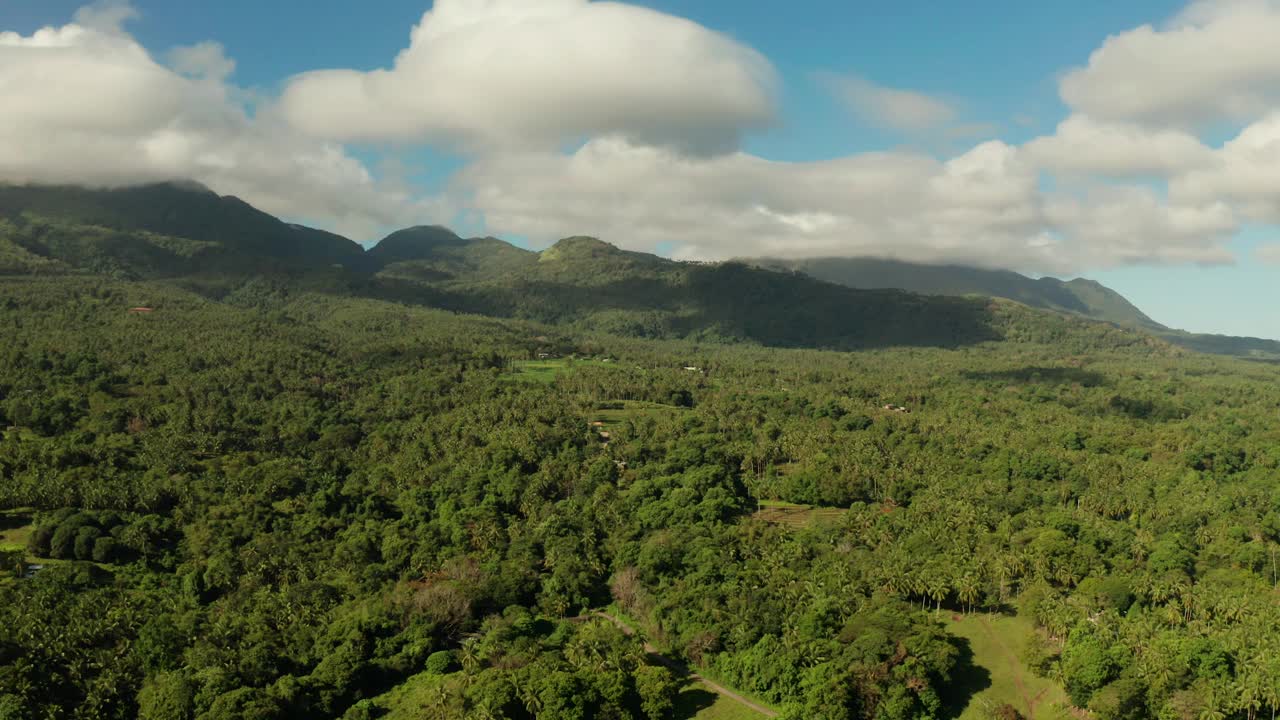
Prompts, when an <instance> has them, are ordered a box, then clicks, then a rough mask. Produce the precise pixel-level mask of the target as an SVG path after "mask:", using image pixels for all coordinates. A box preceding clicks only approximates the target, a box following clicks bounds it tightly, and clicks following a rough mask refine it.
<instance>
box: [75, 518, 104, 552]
mask: <svg viewBox="0 0 1280 720" xmlns="http://www.w3.org/2000/svg"><path fill="white" fill-rule="evenodd" d="M101 537H102V531H101V530H99V529H98V528H96V527H92V526H89V527H82V528H80V529H79V530H78V531H76V542H75V548H74V550H75V557H76V559H77V560H92V559H93V548H94V545H95V544H96V543H97V541H98V539H99V538H101Z"/></svg>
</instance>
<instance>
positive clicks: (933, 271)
mask: <svg viewBox="0 0 1280 720" xmlns="http://www.w3.org/2000/svg"><path fill="white" fill-rule="evenodd" d="M749 262H751V263H752V264H755V265H758V266H760V267H767V268H773V269H777V270H790V271H794V272H800V273H804V274H806V275H809V276H811V277H815V278H818V279H820V280H825V281H827V282H832V283H837V284H840V285H845V286H847V287H853V288H865V289H888V288H897V289H901V290H907V291H910V292H916V293H923V294H927V295H981V296H985V297H997V298H1005V299H1008V300H1014V301H1016V302H1019V303H1022V304H1023V305H1027V306H1029V307H1033V308H1042V309H1045V310H1054V311H1057V312H1064V313H1071V314H1075V315H1081V316H1083V317H1087V318H1092V319H1094V320H1102V321H1105V322H1110V323H1115V324H1117V325H1122V326H1125V327H1132V328H1137V329H1140V330H1144V331H1147V332H1151V333H1153V334H1155V335H1158V336H1159V337H1161V338H1163V339H1164V340H1167V341H1169V342H1171V343H1174V344H1175V345H1181V346H1183V347H1186V348H1190V349H1192V350H1196V351H1198V352H1207V353H1213V354H1219V355H1238V356H1246V357H1248V356H1262V357H1280V342H1277V341H1274V340H1264V339H1260V338H1243V337H1232V336H1226V335H1196V334H1192V333H1187V332H1184V331H1182V330H1175V329H1172V328H1169V327H1166V326H1164V325H1161V324H1160V323H1158V322H1156V321H1155V320H1152V319H1151V318H1150V317H1148V316H1147V315H1146V314H1145V313H1143V312H1142V311H1141V310H1139V309H1138V308H1137V307H1135V306H1134V305H1133V303H1131V302H1129V301H1128V300H1127V299H1125V297H1124V296H1123V295H1121V294H1120V293H1117V292H1116V291H1114V290H1112V289H1110V288H1108V287H1106V286H1105V285H1102V284H1101V283H1098V282H1096V281H1093V280H1087V279H1084V278H1076V279H1074V280H1068V281H1063V280H1058V279H1057V278H1051V277H1044V278H1030V277H1027V276H1026V275H1022V274H1019V273H1016V272H1012V271H1009V270H985V269H982V268H974V267H966V266H962V265H928V264H923V263H909V262H903V261H900V260H884V259H878V258H815V259H808V260H779V259H761V260H752V261H749Z"/></svg>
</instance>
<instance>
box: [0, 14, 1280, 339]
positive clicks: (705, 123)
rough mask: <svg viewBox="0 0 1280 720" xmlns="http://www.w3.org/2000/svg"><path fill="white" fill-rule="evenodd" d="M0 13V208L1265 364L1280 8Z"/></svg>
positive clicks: (1279, 218) (1278, 257)
mask: <svg viewBox="0 0 1280 720" xmlns="http://www.w3.org/2000/svg"><path fill="white" fill-rule="evenodd" d="M363 5H364V6H362V7H359V8H358V9H355V8H356V6H355V5H354V4H352V3H349V2H336V1H334V0H308V1H307V2H303V1H302V0H273V2H269V3H264V2H261V0H254V2H249V1H247V0H223V1H222V2H219V3H174V2H170V1H168V0H163V1H162V0H132V2H125V1H123V0H111V1H108V2H99V3H96V4H92V5H84V4H83V2H74V1H73V2H65V1H64V0H0V97H4V98H5V102H6V105H7V107H6V108H5V110H4V112H3V113H0V182H18V183H78V184H88V185H93V186H120V185H129V184H136V183H142V182H154V181H160V180H172V179H194V180H198V181H200V182H202V183H204V184H205V185H207V186H209V187H210V188H212V189H213V190H215V191H217V192H219V193H223V194H232V195H237V196H239V197H241V198H243V199H245V200H247V201H249V202H250V203H253V204H254V205H257V206H258V207H261V208H262V209H264V210H267V211H268V212H272V213H274V214H277V215H280V216H281V217H284V218H286V219H289V220H291V221H296V222H305V223H308V224H312V225H317V226H320V227H324V228H327V229H332V230H335V231H338V232H341V233H344V234H346V235H348V236H349V237H352V238H353V239H355V240H358V241H361V242H365V243H368V242H372V241H376V240H377V239H378V238H380V237H382V236H383V235H385V234H386V233H387V232H389V231H390V230H393V229H396V228H399V227H403V226H407V225H415V224H434V223H438V224H446V225H449V226H452V227H454V228H455V229H457V230H459V231H461V232H463V233H466V234H492V235H496V236H499V237H503V238H507V239H512V240H515V241H518V242H521V243H523V244H526V245H529V246H533V247H541V246H545V245H548V244H550V243H552V242H554V241H555V240H556V239H558V238H560V237H566V236H571V235H595V236H597V237H600V238H602V239H604V240H606V241H608V242H611V243H613V244H615V245H619V246H622V247H625V248H629V249H635V250H643V251H650V252H659V253H661V254H665V255H670V256H673V257H676V258H680V259H723V258H730V257H744V256H762V255H768V256H780V257H826V256H877V257H893V258H899V259H903V260H911V261H920V262H933V263H941V262H951V263H962V264H972V265H978V266H982V267H992V268H1007V269H1013V270H1018V271H1021V272H1026V273H1029V274H1033V275H1054V276H1058V277H1074V276H1086V277H1090V278H1093V279H1096V280H1099V281H1101V282H1103V283H1104V284H1107V285H1109V286H1110V287H1112V288H1114V289H1116V290H1117V291H1119V292H1121V293H1122V294H1124V295H1126V296H1127V297H1128V298H1129V299H1130V300H1132V301H1133V302H1134V303H1135V304H1137V305H1138V306H1139V307H1140V308H1142V309H1143V310H1144V311H1146V312H1147V314H1149V315H1150V316H1152V317H1153V318H1155V319H1156V320H1158V321H1160V322H1163V323H1165V324H1168V325H1171V326H1174V327H1179V328H1183V329H1188V330H1192V331H1197V332H1219V333H1228V334H1239V335H1253V336H1260V337H1271V338H1280V313H1273V312H1270V308H1271V307H1274V306H1280V284H1277V283H1275V282H1273V280H1272V279H1273V278H1274V277H1275V276H1276V272H1277V270H1278V269H1280V43H1277V42H1275V41H1274V39H1275V38H1276V37H1280V0H1199V1H1193V2H1190V3H1187V2H1163V1H1157V0H1129V1H1128V2H1124V3H1116V2H1110V1H1107V2H1104V1H1101V0H1080V1H1079V2H1073V3H1028V2H1025V0H1022V1H1017V2H1015V1H1013V0H990V1H985V2H984V1H981V0H979V1H976V2H971V3H955V2H950V1H942V0H935V1H932V2H929V1H926V0H898V1H896V2H892V3H889V2H872V1H867V2H858V3H850V2H847V0H842V1H836V0H792V1H791V2H789V3H786V4H782V3H747V2H741V1H740V0H683V1H681V0H652V1H650V2H637V3H613V2H592V1H589V0H437V1H436V2H435V3H434V4H433V3H430V2H427V1H426V0H415V1H411V0H380V2H377V3H367V4H363Z"/></svg>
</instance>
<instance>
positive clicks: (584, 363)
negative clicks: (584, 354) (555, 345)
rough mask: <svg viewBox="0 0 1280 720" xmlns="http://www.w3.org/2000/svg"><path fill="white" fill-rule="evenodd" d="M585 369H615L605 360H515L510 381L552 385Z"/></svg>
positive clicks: (512, 364)
mask: <svg viewBox="0 0 1280 720" xmlns="http://www.w3.org/2000/svg"><path fill="white" fill-rule="evenodd" d="M584 367H602V368H607V367H614V365H613V364H612V363H606V362H604V361H603V360H579V359H573V358H561V359H554V360H515V361H513V362H512V363H511V374H510V376H509V377H510V379H512V380H520V381H524V382H536V383H542V384H544V385H550V384H551V383H553V382H555V381H556V378H558V377H560V376H561V375H563V374H565V373H568V372H572V371H573V370H575V369H578V368H584Z"/></svg>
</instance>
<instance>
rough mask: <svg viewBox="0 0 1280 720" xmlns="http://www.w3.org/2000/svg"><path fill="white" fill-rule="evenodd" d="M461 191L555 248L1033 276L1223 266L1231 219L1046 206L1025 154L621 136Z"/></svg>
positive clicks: (1076, 204) (1200, 213) (1100, 198)
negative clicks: (795, 155) (675, 144)
mask: <svg viewBox="0 0 1280 720" xmlns="http://www.w3.org/2000/svg"><path fill="white" fill-rule="evenodd" d="M455 192H457V193H459V194H460V195H462V196H464V200H463V201H464V202H466V203H469V204H471V205H473V206H474V207H476V208H478V209H479V210H481V211H482V212H483V213H484V215H485V218H486V221H487V224H488V226H489V228H490V229H491V230H492V231H495V232H500V233H512V234H519V235H522V236H526V237H529V238H531V239H533V240H535V241H539V242H542V243H549V242H551V241H553V240H555V239H556V238H559V237H564V236H567V235H574V234H582V233H588V234H594V235H598V236H599V237H601V238H603V239H605V240H607V241H610V242H614V243H616V244H619V245H622V246H624V247H629V248H633V249H641V250H650V251H652V250H654V249H655V248H657V247H658V246H660V245H666V244H674V245H675V246H676V248H677V251H676V254H677V255H678V256H680V257H687V258H696V259H716V258H725V257H731V256H753V255H771V256H785V257H820V256H852V255H874V256H881V257H894V258H901V259H906V260H916V261H929V262H938V261H950V262H963V263H972V264H978V265H983V266H988V267H1006V268H1016V269H1023V270H1031V271H1038V272H1070V271H1074V270H1078V269H1080V268H1085V267H1095V268H1096V267H1108V266H1116V265H1123V264H1131V263H1139V262H1146V263H1166V262H1200V263H1217V262H1228V261H1230V259H1231V257H1230V255H1229V253H1227V252H1226V250H1224V249H1223V243H1224V242H1225V239H1226V237H1228V236H1229V235H1230V234H1232V233H1233V232H1234V229H1235V225H1234V221H1233V218H1232V216H1231V213H1230V211H1229V209H1228V208H1226V207H1224V206H1222V205H1221V204H1217V203H1210V204H1207V205H1204V206H1190V205H1186V206H1183V205H1176V206H1168V205H1166V204H1164V203H1163V202H1161V201H1160V199H1159V198H1158V197H1157V196H1156V194H1155V193H1153V192H1150V191H1146V190H1141V189H1136V188H1130V189H1108V188H1105V187H1099V188H1094V189H1093V190H1092V191H1091V192H1089V193H1087V194H1085V195H1084V196H1083V197H1076V196H1072V195H1068V194H1046V193H1045V192H1044V191H1042V190H1041V189H1040V186H1039V176H1038V172H1037V170H1036V168H1035V167H1034V166H1033V165H1032V164H1031V163H1029V162H1028V161H1027V159H1026V158H1025V157H1024V155H1023V153H1022V152H1021V151H1019V150H1018V149H1017V148H1013V147H1010V146H1008V145H1005V144H1004V143H1000V142H989V143H984V144H982V145H979V146H977V147H976V148H974V149H972V150H970V151H969V152H967V153H965V154H963V155H961V156H959V157H956V158H954V159H952V160H950V161H947V162H939V161H937V160H935V159H933V158H931V157H928V156H925V155H920V154H911V153H871V154H864V155H857V156H852V157H848V158H843V159H838V160H831V161H825V162H815V163H778V162H770V161H767V160H764V159H761V158H758V157H754V156H751V155H748V154H745V153H734V154H730V155H725V156H721V157H714V158H702V159H698V158H689V157H687V156H682V155H680V154H678V153H675V152H672V151H670V150H664V149H657V148H652V147H643V146H638V145H635V144H632V143H630V142H627V141H626V140H623V139H619V138H605V139H599V140H595V141H593V142H591V143H588V144H587V145H586V146H585V147H583V148H582V149H581V150H579V151H578V152H576V153H574V154H573V155H570V156H564V155H560V154H557V153H551V152H538V153H525V154H519V155H512V154H507V155H501V156H496V155H495V156H490V157H487V158H484V159H482V160H480V161H478V162H477V163H476V164H475V165H474V166H472V167H471V168H469V169H467V170H466V171H464V172H463V173H462V174H461V175H460V177H459V178H458V179H457V182H456V187H455Z"/></svg>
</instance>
